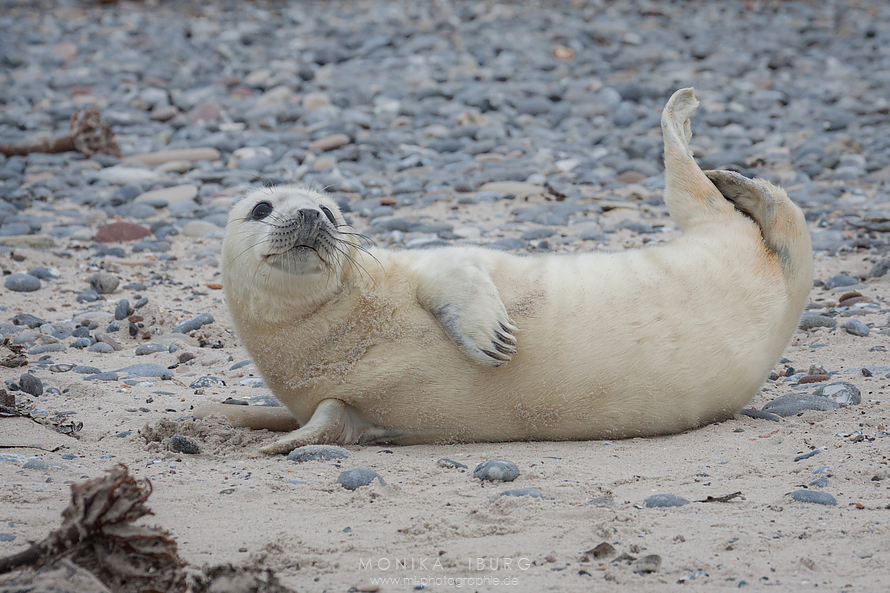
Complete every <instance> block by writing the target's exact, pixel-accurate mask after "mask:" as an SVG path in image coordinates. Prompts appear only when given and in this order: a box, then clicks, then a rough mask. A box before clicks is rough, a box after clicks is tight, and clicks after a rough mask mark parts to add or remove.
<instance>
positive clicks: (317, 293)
mask: <svg viewBox="0 0 890 593" xmlns="http://www.w3.org/2000/svg"><path fill="white" fill-rule="evenodd" d="M359 249H360V247H359V246H358V243H357V241H356V235H355V233H354V232H353V231H352V229H351V227H349V226H348V225H347V224H346V221H345V220H344V218H343V215H342V214H341V213H340V209H339V208H338V207H337V204H336V203H335V202H334V201H333V200H332V199H331V198H330V197H329V196H326V195H324V194H320V193H318V192H314V191H312V190H309V189H306V188H303V187H299V186H279V187H273V188H262V189H257V190H255V191H253V192H251V193H249V194H247V195H246V196H245V197H244V198H242V199H241V200H240V201H238V202H237V203H236V204H235V205H234V207H233V208H232V211H231V212H230V213H229V221H228V223H227V224H226V236H225V240H224V241H223V253H222V274H223V283H224V285H225V288H226V296H227V298H228V300H229V305H230V307H231V306H237V307H238V308H239V309H243V308H246V309H247V313H248V314H251V313H252V314H256V315H259V314H260V313H261V312H262V311H263V310H265V309H269V308H274V309H278V308H280V307H282V306H284V307H287V308H288V309H289V310H291V311H293V312H296V313H300V312H304V313H305V312H311V311H313V310H314V309H315V308H317V307H318V306H319V305H321V304H323V303H324V302H325V301H326V300H328V299H330V298H331V297H333V296H334V295H336V294H337V293H338V292H339V291H340V289H341V286H342V283H343V281H344V278H345V275H346V274H347V273H348V271H349V270H348V268H350V267H351V266H352V265H354V264H355V258H356V254H357V253H358V250H359ZM304 309H305V311H303V310H304Z"/></svg>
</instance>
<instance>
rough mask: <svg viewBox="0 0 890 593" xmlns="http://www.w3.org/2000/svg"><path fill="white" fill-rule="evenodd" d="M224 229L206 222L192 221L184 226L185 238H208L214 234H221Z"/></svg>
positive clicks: (183, 233) (183, 234)
mask: <svg viewBox="0 0 890 593" xmlns="http://www.w3.org/2000/svg"><path fill="white" fill-rule="evenodd" d="M222 230H223V229H221V228H220V227H218V226H216V225H215V224H213V223H212V222H207V221H204V220H191V221H189V222H187V223H185V224H184V225H183V226H182V236H183V237H206V236H208V235H211V234H213V233H219V232H221V231H222Z"/></svg>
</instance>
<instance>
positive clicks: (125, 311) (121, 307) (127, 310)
mask: <svg viewBox="0 0 890 593" xmlns="http://www.w3.org/2000/svg"><path fill="white" fill-rule="evenodd" d="M133 311H134V309H133V308H132V307H131V306H130V301H128V300H127V299H121V300H119V301H118V302H117V305H115V307H114V318H115V319H116V320H118V321H122V320H124V319H126V318H127V317H129V316H130V315H132V314H133Z"/></svg>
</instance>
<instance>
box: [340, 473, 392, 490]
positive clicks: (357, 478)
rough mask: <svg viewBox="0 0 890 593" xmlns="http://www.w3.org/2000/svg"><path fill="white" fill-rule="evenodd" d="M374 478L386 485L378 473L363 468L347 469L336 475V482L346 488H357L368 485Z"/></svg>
mask: <svg viewBox="0 0 890 593" xmlns="http://www.w3.org/2000/svg"><path fill="white" fill-rule="evenodd" d="M374 480H377V481H378V482H380V484H381V485H382V486H385V485H386V482H384V481H383V478H381V477H380V474H378V473H377V472H375V471H374V470H370V469H364V468H355V469H348V470H346V471H345V472H343V473H341V474H340V475H339V476H338V477H337V483H338V484H340V485H341V486H343V487H344V488H346V489H347V490H357V489H359V488H361V487H363V486H368V485H369V484H371V482H373V481H374Z"/></svg>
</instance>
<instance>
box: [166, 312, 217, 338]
mask: <svg viewBox="0 0 890 593" xmlns="http://www.w3.org/2000/svg"><path fill="white" fill-rule="evenodd" d="M213 321H214V320H213V315H211V314H210V313H201V314H200V315H195V316H194V317H191V318H189V319H186V320H185V321H181V322H179V323H177V324H176V325H175V326H173V333H179V334H187V333H189V332H190V331H193V330H196V329H198V328H199V327H201V326H203V325H207V324H208V323H213Z"/></svg>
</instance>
